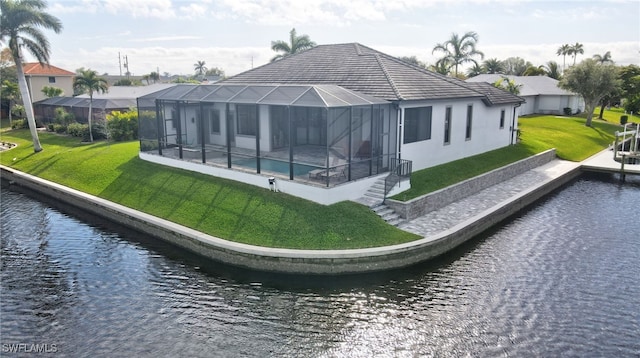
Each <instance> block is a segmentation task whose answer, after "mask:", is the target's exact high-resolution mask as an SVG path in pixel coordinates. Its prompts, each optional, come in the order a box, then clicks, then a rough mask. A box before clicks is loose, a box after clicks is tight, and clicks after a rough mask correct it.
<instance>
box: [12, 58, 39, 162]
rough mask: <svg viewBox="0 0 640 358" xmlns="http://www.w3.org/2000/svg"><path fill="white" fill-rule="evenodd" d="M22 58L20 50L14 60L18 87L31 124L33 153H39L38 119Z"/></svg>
mask: <svg viewBox="0 0 640 358" xmlns="http://www.w3.org/2000/svg"><path fill="white" fill-rule="evenodd" d="M21 57H22V53H21V51H20V49H18V56H16V58H14V61H15V63H16V72H17V73H18V86H19V87H20V95H21V96H22V102H23V104H24V110H25V112H26V114H27V123H29V131H30V132H31V139H32V140H33V151H34V152H35V153H38V152H40V151H42V146H41V145H40V138H38V130H37V128H36V117H35V115H34V113H33V103H31V95H29V87H28V86H27V78H26V77H25V76H24V69H23V68H22V58H21ZM9 110H11V109H9Z"/></svg>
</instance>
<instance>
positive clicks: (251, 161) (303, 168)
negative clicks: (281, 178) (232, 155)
mask: <svg viewBox="0 0 640 358" xmlns="http://www.w3.org/2000/svg"><path fill="white" fill-rule="evenodd" d="M233 165H234V166H236V165H237V166H240V167H248V168H251V169H254V170H255V169H256V168H257V163H256V158H246V159H239V160H234V161H233ZM314 169H318V168H317V167H314V166H311V165H305V164H297V163H294V164H293V175H294V176H300V175H307V174H308V173H309V172H310V171H312V170H314ZM260 171H269V172H275V173H281V174H285V175H289V162H284V161H280V160H274V159H267V158H262V159H260Z"/></svg>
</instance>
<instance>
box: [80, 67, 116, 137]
mask: <svg viewBox="0 0 640 358" xmlns="http://www.w3.org/2000/svg"><path fill="white" fill-rule="evenodd" d="M73 89H74V90H75V91H77V92H78V93H89V117H88V118H87V121H88V123H89V141H90V142H93V131H92V129H91V117H92V111H93V93H94V92H97V93H104V92H107V91H108V90H109V87H108V85H107V80H105V79H104V78H102V77H98V72H96V71H94V70H91V69H87V70H85V69H84V68H81V69H79V70H78V74H77V75H76V77H75V78H74V80H73Z"/></svg>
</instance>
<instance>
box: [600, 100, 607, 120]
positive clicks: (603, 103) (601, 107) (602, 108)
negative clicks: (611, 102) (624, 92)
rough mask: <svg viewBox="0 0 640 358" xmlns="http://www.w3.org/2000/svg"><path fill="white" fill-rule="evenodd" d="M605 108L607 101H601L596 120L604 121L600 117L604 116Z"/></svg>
mask: <svg viewBox="0 0 640 358" xmlns="http://www.w3.org/2000/svg"><path fill="white" fill-rule="evenodd" d="M606 106H607V101H602V105H601V106H600V116H599V117H598V119H604V118H602V116H603V115H604V107H606Z"/></svg>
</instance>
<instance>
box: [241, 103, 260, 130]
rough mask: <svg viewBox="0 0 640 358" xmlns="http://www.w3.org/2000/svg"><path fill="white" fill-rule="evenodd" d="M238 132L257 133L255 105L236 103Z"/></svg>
mask: <svg viewBox="0 0 640 358" xmlns="http://www.w3.org/2000/svg"><path fill="white" fill-rule="evenodd" d="M237 107H238V109H237V111H238V134H240V135H252V136H255V135H256V134H257V133H258V127H257V124H256V121H257V119H258V113H257V111H256V106H252V105H240V104H239V105H238V106H237Z"/></svg>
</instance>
